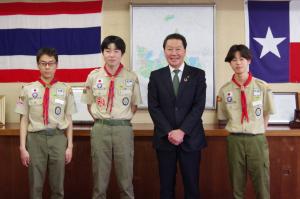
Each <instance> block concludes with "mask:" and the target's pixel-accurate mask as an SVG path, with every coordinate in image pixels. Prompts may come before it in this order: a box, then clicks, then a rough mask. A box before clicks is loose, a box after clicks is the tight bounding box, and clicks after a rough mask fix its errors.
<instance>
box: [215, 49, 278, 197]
mask: <svg viewBox="0 0 300 199" xmlns="http://www.w3.org/2000/svg"><path fill="white" fill-rule="evenodd" d="M225 61H226V62H229V64H230V66H231V68H232V70H233V71H234V75H233V76H232V80H231V81H229V82H228V83H226V84H225V85H224V86H223V87H222V88H221V89H220V91H219V94H218V98H217V105H218V109H217V115H218V119H219V120H227V125H226V130H227V131H229V133H230V134H229V136H228V137H227V145H228V146H227V147H228V148H227V152H228V163H229V175H230V179H231V183H232V187H233V197H234V198H235V199H240V198H244V190H245V185H246V179H247V171H248V172H249V174H250V176H251V179H252V181H253V185H254V189H255V192H256V198H259V199H268V198H270V193H269V192H270V190H269V189H270V185H269V184H270V179H269V178H270V177H269V149H268V143H267V139H266V137H265V135H264V133H265V129H266V127H267V125H268V120H269V114H272V113H274V105H273V99H272V92H271V90H270V88H269V86H268V85H267V83H266V82H264V81H262V80H260V79H257V78H254V77H253V76H252V75H251V73H250V72H248V70H249V64H250V62H251V52H250V50H249V49H248V48H247V47H246V46H245V45H233V46H232V47H231V48H230V50H229V52H228V54H227V56H226V58H225Z"/></svg>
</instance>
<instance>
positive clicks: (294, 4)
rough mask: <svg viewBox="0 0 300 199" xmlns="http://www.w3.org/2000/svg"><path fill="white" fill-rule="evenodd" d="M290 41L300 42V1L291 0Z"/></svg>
mask: <svg viewBox="0 0 300 199" xmlns="http://www.w3.org/2000/svg"><path fill="white" fill-rule="evenodd" d="M290 42H300V2H299V1H291V2H290Z"/></svg>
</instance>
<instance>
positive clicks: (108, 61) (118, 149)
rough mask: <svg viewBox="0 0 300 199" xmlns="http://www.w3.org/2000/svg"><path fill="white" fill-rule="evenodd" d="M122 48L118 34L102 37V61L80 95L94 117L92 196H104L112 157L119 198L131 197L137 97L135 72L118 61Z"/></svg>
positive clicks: (138, 98) (120, 57) (92, 134)
mask: <svg viewBox="0 0 300 199" xmlns="http://www.w3.org/2000/svg"><path fill="white" fill-rule="evenodd" d="M125 48H126V47H125V43H124V41H123V40H122V39H121V38H120V37H117V36H108V37H106V38H105V39H104V40H103V42H102V44H101V51H102V53H103V58H104V62H105V64H104V66H103V67H101V68H99V69H95V70H93V71H92V72H91V73H90V74H89V75H88V77H87V80H86V83H85V90H84V92H83V95H82V98H81V101H82V102H83V103H86V104H87V108H88V111H89V112H90V114H91V116H92V117H93V118H94V120H95V123H94V126H93V128H92V131H91V153H92V165H93V178H94V187H93V199H98V198H106V189H107V186H108V182H109V177H110V170H111V161H112V159H114V166H115V169H116V176H117V181H118V184H119V186H120V196H121V198H124V199H125V198H134V193H133V185H132V178H133V132H132V127H131V123H130V120H131V118H132V117H133V114H134V113H135V112H136V109H137V105H138V104H139V103H140V102H141V97H140V88H139V83H138V78H137V76H136V75H135V74H134V73H133V72H130V71H128V70H127V69H125V68H124V67H123V65H122V64H121V59H122V56H123V54H124V53H125Z"/></svg>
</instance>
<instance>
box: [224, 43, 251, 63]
mask: <svg viewBox="0 0 300 199" xmlns="http://www.w3.org/2000/svg"><path fill="white" fill-rule="evenodd" d="M236 52H240V54H241V57H244V58H245V59H247V60H251V59H252V54H251V51H250V49H249V48H248V47H247V46H245V45H243V44H235V45H233V46H231V47H230V49H229V51H228V53H227V56H226V57H225V62H231V61H232V60H233V59H234V56H235V53H236Z"/></svg>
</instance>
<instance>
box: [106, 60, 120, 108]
mask: <svg viewBox="0 0 300 199" xmlns="http://www.w3.org/2000/svg"><path fill="white" fill-rule="evenodd" d="M122 68H123V64H121V63H120V65H119V67H118V69H117V70H116V72H115V74H111V73H110V72H109V71H108V70H107V66H106V65H105V66H104V70H105V72H106V74H107V75H108V76H109V77H110V83H109V90H108V99H107V106H106V111H107V109H108V106H110V107H109V112H110V113H111V110H112V107H113V99H114V92H115V77H117V76H118V75H119V73H120V72H121V70H122Z"/></svg>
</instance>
